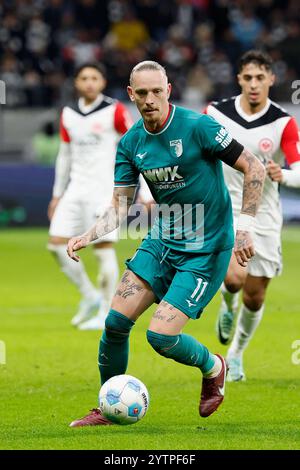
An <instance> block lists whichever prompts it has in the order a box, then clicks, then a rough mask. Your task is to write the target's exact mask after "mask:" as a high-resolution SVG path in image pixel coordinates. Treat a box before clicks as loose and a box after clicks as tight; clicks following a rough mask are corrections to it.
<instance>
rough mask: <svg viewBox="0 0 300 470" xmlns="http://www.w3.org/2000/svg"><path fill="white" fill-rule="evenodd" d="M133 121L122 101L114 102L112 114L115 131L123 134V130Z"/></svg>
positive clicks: (128, 127)
mask: <svg viewBox="0 0 300 470" xmlns="http://www.w3.org/2000/svg"><path fill="white" fill-rule="evenodd" d="M132 124H133V121H132V117H131V116H130V114H129V111H128V109H127V108H126V106H124V104H123V103H120V102H119V101H118V103H117V104H116V109H115V116H114V127H115V129H116V131H117V132H118V133H119V134H121V135H123V134H125V132H127V131H128V129H130V127H131V126H132Z"/></svg>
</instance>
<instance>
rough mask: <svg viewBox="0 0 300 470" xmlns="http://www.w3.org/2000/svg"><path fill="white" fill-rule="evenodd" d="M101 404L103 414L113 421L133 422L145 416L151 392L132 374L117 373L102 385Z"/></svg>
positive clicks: (119, 422) (118, 422)
mask: <svg viewBox="0 0 300 470" xmlns="http://www.w3.org/2000/svg"><path fill="white" fill-rule="evenodd" d="M99 406H100V410H101V413H102V414H103V416H105V418H107V419H109V420H110V421H112V422H113V423H116V424H133V423H136V422H137V421H139V420H140V419H142V418H143V417H144V416H145V414H146V411H147V409H148V406H149V393H148V390H147V388H146V386H145V385H144V384H143V382H141V381H140V380H139V379H137V378H135V377H133V376H132V375H127V374H123V375H116V376H115V377H112V378H111V379H109V380H107V382H105V383H104V384H103V385H102V387H101V389H100V392H99Z"/></svg>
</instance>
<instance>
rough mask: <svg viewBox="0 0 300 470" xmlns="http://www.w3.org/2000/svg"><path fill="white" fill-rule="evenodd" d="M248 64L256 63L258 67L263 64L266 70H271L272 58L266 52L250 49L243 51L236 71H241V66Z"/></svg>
mask: <svg viewBox="0 0 300 470" xmlns="http://www.w3.org/2000/svg"><path fill="white" fill-rule="evenodd" d="M248 64H256V65H258V66H259V67H262V66H264V67H265V69H266V70H268V71H270V72H271V71H272V65H273V60H272V57H271V56H270V55H269V54H267V52H264V51H260V50H256V49H251V50H250V51H247V52H245V54H243V55H242V57H241V58H240V60H239V63H238V71H239V72H241V71H242V68H243V67H244V66H245V65H248Z"/></svg>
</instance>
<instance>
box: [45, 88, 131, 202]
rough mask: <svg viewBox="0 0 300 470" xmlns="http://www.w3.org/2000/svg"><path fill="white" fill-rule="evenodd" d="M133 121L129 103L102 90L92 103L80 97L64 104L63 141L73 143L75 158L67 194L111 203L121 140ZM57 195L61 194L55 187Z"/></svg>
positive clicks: (65, 193)
mask: <svg viewBox="0 0 300 470" xmlns="http://www.w3.org/2000/svg"><path fill="white" fill-rule="evenodd" d="M131 125H132V120H131V117H130V115H129V113H128V111H127V109H126V108H125V106H124V105H123V104H122V103H120V102H118V101H116V100H113V99H112V98H109V97H107V96H104V95H102V94H101V95H99V97H98V98H97V100H96V101H94V103H92V105H91V106H84V104H83V100H82V99H79V100H78V101H77V102H76V103H74V105H70V106H65V107H64V108H63V111H62V114H61V132H60V135H61V140H62V142H63V143H67V144H69V145H68V147H69V158H70V159H71V161H70V165H69V183H68V186H67V188H63V194H64V195H66V196H68V197H70V196H71V197H74V198H76V199H82V200H90V201H91V200H97V201H98V203H101V205H102V206H103V207H105V206H107V205H108V204H109V203H110V201H111V198H112V193H113V187H114V164H115V153H116V147H117V143H118V141H119V139H120V136H121V135H123V134H124V133H125V132H126V131H127V130H128V129H129V127H130V126H131ZM54 188H55V185H54ZM60 191H61V189H60V190H59V191H58V192H60ZM54 195H57V196H61V194H55V190H54Z"/></svg>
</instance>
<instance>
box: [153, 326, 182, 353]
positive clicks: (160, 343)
mask: <svg viewBox="0 0 300 470" xmlns="http://www.w3.org/2000/svg"><path fill="white" fill-rule="evenodd" d="M146 334H147V341H148V343H149V344H150V345H151V346H152V348H153V349H154V351H156V352H157V353H158V354H160V355H161V356H165V357H169V353H170V350H171V349H172V348H173V346H175V345H176V344H177V342H178V336H170V335H162V334H161V333H156V332H155V331H151V330H147V333H146Z"/></svg>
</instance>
